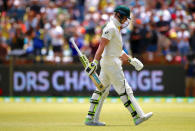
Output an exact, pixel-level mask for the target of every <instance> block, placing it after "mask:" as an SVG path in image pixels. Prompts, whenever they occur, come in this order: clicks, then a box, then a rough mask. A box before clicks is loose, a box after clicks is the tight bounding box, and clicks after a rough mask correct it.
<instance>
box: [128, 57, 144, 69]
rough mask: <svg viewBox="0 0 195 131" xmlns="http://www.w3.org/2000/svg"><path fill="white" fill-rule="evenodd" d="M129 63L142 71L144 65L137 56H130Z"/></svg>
mask: <svg viewBox="0 0 195 131" xmlns="http://www.w3.org/2000/svg"><path fill="white" fill-rule="evenodd" d="M129 63H130V64H131V65H133V66H134V67H135V69H136V70H137V71H140V70H141V69H142V68H143V67H144V65H143V64H142V62H141V61H140V60H138V59H137V58H129Z"/></svg>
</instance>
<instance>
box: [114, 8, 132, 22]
mask: <svg viewBox="0 0 195 131" xmlns="http://www.w3.org/2000/svg"><path fill="white" fill-rule="evenodd" d="M114 12H118V13H119V14H120V15H122V16H126V17H127V18H128V19H130V9H129V8H128V7H127V6H124V5H119V6H117V7H116V8H115V9H114Z"/></svg>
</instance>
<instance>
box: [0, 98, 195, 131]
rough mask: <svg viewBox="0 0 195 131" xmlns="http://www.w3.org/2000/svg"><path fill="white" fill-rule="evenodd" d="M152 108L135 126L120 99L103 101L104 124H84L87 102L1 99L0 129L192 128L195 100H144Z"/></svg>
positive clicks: (135, 130)
mask: <svg viewBox="0 0 195 131" xmlns="http://www.w3.org/2000/svg"><path fill="white" fill-rule="evenodd" d="M140 105H141V107H143V110H144V111H145V112H149V111H153V112H154V116H153V117H152V118H151V119H149V120H148V121H146V122H144V123H142V124H140V125H139V126H135V125H134V124H133V121H132V118H131V117H130V115H129V112H128V111H127V110H126V108H124V107H123V105H122V103H119V102H118V103H112V104H111V103H105V104H104V107H103V110H102V114H101V121H104V122H106V124H107V126H105V127H89V126H85V125H84V124H83V121H84V119H85V116H86V114H87V111H88V107H89V104H88V103H67V104H63V103H3V102H1V103H0V131H31V130H32V131H60V130H62V131H195V104H188V103H143V102H140Z"/></svg>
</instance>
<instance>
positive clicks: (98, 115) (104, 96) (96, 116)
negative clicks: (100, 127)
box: [94, 85, 110, 122]
mask: <svg viewBox="0 0 195 131" xmlns="http://www.w3.org/2000/svg"><path fill="white" fill-rule="evenodd" d="M109 90H110V85H109V86H108V87H106V90H105V91H104V92H103V93H102V96H101V98H100V100H99V104H98V106H97V109H96V111H95V116H94V121H95V122H98V121H99V117H100V112H101V110H102V106H103V103H104V100H105V99H106V97H107V96H108V95H109Z"/></svg>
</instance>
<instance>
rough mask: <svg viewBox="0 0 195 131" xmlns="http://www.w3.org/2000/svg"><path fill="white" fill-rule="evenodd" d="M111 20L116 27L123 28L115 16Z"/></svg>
mask: <svg viewBox="0 0 195 131" xmlns="http://www.w3.org/2000/svg"><path fill="white" fill-rule="evenodd" d="M110 20H111V21H113V23H114V25H115V26H116V27H117V28H120V27H121V23H120V22H119V21H118V20H117V19H116V18H115V17H114V16H111V17H110Z"/></svg>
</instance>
